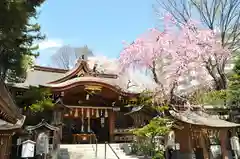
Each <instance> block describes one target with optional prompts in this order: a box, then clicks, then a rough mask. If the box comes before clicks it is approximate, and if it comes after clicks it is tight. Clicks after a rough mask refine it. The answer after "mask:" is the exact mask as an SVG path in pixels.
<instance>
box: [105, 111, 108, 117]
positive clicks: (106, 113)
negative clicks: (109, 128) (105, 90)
mask: <svg viewBox="0 0 240 159" xmlns="http://www.w3.org/2000/svg"><path fill="white" fill-rule="evenodd" d="M107 117H108V110H107V109H105V118H107Z"/></svg>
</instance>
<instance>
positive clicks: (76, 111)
mask: <svg viewBox="0 0 240 159" xmlns="http://www.w3.org/2000/svg"><path fill="white" fill-rule="evenodd" d="M74 117H76V118H77V117H78V109H77V108H76V109H75V114H74Z"/></svg>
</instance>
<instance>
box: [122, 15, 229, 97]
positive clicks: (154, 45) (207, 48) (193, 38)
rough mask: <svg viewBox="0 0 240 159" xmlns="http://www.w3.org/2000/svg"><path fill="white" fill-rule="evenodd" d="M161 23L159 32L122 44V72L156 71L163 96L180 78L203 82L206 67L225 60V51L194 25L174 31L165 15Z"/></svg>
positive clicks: (211, 36)
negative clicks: (193, 76) (194, 74)
mask: <svg viewBox="0 0 240 159" xmlns="http://www.w3.org/2000/svg"><path fill="white" fill-rule="evenodd" d="M163 22H164V29H163V31H159V30H157V29H155V28H153V29H149V30H148V31H147V32H146V33H144V34H142V35H141V36H140V37H139V38H137V39H136V40H135V41H134V42H133V43H131V44H127V43H126V42H125V43H124V49H123V51H122V52H121V53H120V58H119V61H120V63H121V66H122V69H123V71H126V70H127V69H132V68H136V69H150V70H152V69H153V68H155V67H156V71H157V74H158V79H159V80H160V81H159V82H160V83H159V84H161V85H164V88H163V89H164V91H165V92H166V94H167V93H169V90H171V86H172V85H173V84H174V86H175V87H177V86H178V84H179V80H180V78H181V77H182V76H188V75H190V72H193V71H194V72H197V73H198V75H199V77H198V79H199V80H205V79H206V78H207V76H209V73H208V70H207V69H206V64H208V63H209V62H211V63H213V64H214V63H221V62H226V61H227V60H228V59H229V57H230V53H229V51H228V50H226V49H224V48H223V47H222V46H221V43H220V42H219V41H218V38H217V36H216V34H215V33H214V32H213V31H212V30H208V29H201V28H198V27H197V25H196V24H197V23H196V22H194V21H189V22H188V23H186V24H184V25H181V27H180V28H178V27H177V24H176V22H175V21H173V20H172V18H171V16H169V15H167V16H166V17H165V18H164V19H163ZM178 26H180V25H178ZM154 63H155V64H156V65H154ZM223 66H224V65H223ZM163 74H165V75H163Z"/></svg>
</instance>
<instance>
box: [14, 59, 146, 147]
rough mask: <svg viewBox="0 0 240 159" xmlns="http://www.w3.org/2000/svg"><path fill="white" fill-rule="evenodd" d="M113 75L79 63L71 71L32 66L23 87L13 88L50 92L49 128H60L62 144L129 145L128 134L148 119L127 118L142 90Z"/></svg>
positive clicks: (92, 64)
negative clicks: (53, 104)
mask: <svg viewBox="0 0 240 159" xmlns="http://www.w3.org/2000/svg"><path fill="white" fill-rule="evenodd" d="M100 68H101V69H100ZM116 72H117V71H114V70H113V69H112V71H111V66H106V65H104V64H103V65H101V67H100V65H99V64H98V63H96V62H91V60H85V59H79V60H78V62H77V63H76V65H75V67H74V68H73V69H71V70H64V69H56V68H49V67H42V66H34V67H33V69H32V70H30V71H29V72H28V74H27V78H26V80H25V82H24V83H17V84H14V85H13V86H12V87H13V88H14V89H15V92H17V91H24V89H28V88H29V86H38V87H42V88H47V89H50V90H51V92H52V94H53V99H54V100H55V102H56V104H55V107H54V111H53V117H52V121H51V124H53V125H55V126H58V127H59V129H60V132H61V138H62V143H63V144H76V143H94V142H96V141H95V139H97V140H98V143H104V142H128V141H129V142H131V141H132V139H133V135H132V133H130V132H129V130H130V129H132V128H134V127H137V126H142V124H144V123H145V124H146V123H148V121H149V120H150V119H151V115H142V114H139V115H134V116H132V115H129V113H130V112H131V111H132V107H126V105H129V104H130V105H131V104H134V103H135V102H136V101H137V97H138V93H139V92H141V90H140V88H137V87H136V86H133V85H132V86H131V82H130V79H129V78H128V77H126V76H124V75H120V74H119V73H116ZM130 114H131V113H130Z"/></svg>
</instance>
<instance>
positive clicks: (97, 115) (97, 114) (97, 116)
mask: <svg viewBox="0 0 240 159" xmlns="http://www.w3.org/2000/svg"><path fill="white" fill-rule="evenodd" d="M96 118H99V112H98V108H97V109H96Z"/></svg>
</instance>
